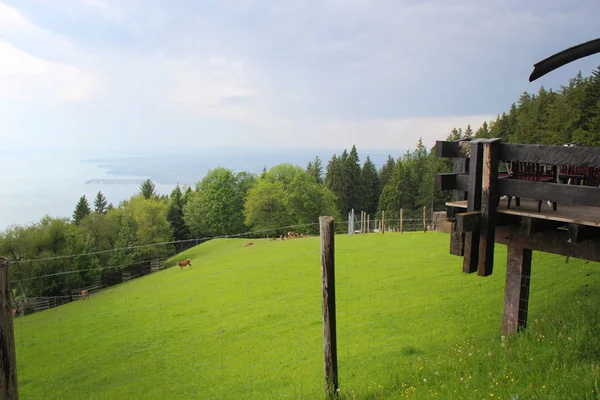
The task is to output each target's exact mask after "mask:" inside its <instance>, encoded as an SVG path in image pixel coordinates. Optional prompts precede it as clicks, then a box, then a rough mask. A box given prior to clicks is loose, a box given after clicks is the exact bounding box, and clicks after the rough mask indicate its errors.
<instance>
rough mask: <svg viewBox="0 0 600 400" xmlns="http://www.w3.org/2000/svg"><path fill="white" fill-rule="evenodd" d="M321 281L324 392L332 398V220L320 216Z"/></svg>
mask: <svg viewBox="0 0 600 400" xmlns="http://www.w3.org/2000/svg"><path fill="white" fill-rule="evenodd" d="M319 225H320V230H321V283H322V286H323V353H324V368H325V393H326V396H327V397H328V398H329V399H333V398H334V397H335V395H336V393H337V389H338V365H337V364H338V362H337V337H336V318H335V251H334V250H335V242H334V233H335V228H334V220H333V218H332V217H320V218H319Z"/></svg>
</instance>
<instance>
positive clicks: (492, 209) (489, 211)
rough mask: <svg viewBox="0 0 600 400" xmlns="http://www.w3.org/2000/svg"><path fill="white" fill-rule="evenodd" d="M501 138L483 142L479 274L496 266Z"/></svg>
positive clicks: (490, 271)
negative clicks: (495, 247)
mask: <svg viewBox="0 0 600 400" xmlns="http://www.w3.org/2000/svg"><path fill="white" fill-rule="evenodd" d="M499 144H500V139H497V138H494V139H487V140H486V141H485V142H484V143H483V157H482V164H483V165H482V173H481V175H482V176H481V178H482V181H481V225H480V232H479V263H478V268H477V274H478V275H479V276H488V275H491V274H492V272H493V268H494V243H495V240H494V236H495V234H496V207H497V205H498V197H499V196H498V194H497V190H496V182H497V181H498V178H497V177H498V145H499Z"/></svg>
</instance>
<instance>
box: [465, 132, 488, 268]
mask: <svg viewBox="0 0 600 400" xmlns="http://www.w3.org/2000/svg"><path fill="white" fill-rule="evenodd" d="M482 151H483V139H475V140H473V141H471V158H470V159H469V189H468V191H467V200H468V201H467V211H468V212H471V211H481V180H482V169H483V163H482V154H481V153H482ZM478 262H479V229H476V230H474V231H473V232H467V233H465V241H464V257H463V272H465V273H468V274H470V273H472V272H475V271H477V267H478Z"/></svg>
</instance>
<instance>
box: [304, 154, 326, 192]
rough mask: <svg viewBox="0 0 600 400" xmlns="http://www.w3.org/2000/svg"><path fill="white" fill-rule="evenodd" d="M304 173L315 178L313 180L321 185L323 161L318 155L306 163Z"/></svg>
mask: <svg viewBox="0 0 600 400" xmlns="http://www.w3.org/2000/svg"><path fill="white" fill-rule="evenodd" d="M306 173H307V174H308V175H310V176H312V177H313V178H314V179H315V182H317V183H318V184H320V185H322V184H323V182H324V181H323V163H322V162H321V159H320V158H319V156H317V157H315V159H314V160H312V161H310V162H309V163H308V166H307V167H306Z"/></svg>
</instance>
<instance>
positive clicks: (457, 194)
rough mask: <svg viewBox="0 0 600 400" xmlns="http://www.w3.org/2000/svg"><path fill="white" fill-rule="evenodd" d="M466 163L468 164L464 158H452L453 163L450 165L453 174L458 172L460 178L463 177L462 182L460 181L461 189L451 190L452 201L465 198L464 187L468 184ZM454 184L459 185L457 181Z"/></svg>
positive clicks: (465, 191)
mask: <svg viewBox="0 0 600 400" xmlns="http://www.w3.org/2000/svg"><path fill="white" fill-rule="evenodd" d="M468 165H469V164H467V159H466V158H455V159H454V163H453V165H452V172H454V173H455V174H459V176H461V178H463V177H464V178H465V180H464V182H461V189H455V190H453V191H452V200H454V201H460V200H467V190H466V187H467V186H468V172H469V171H468ZM458 179H459V178H458V177H457V180H458ZM462 183H464V185H462ZM456 184H457V186H458V185H459V183H458V182H456Z"/></svg>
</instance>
